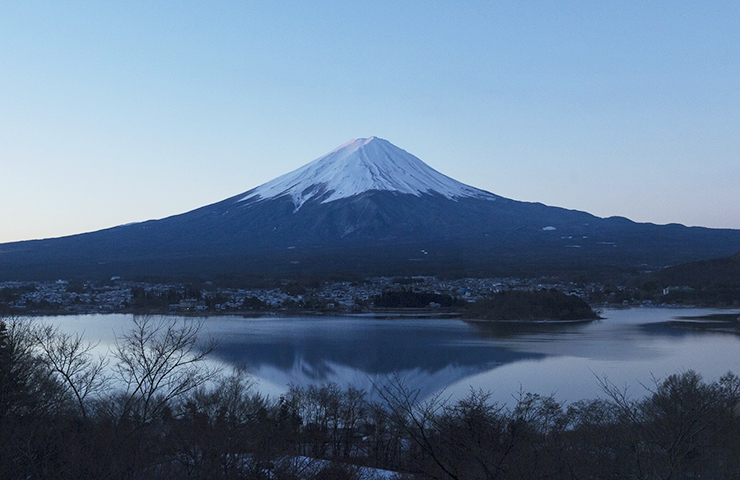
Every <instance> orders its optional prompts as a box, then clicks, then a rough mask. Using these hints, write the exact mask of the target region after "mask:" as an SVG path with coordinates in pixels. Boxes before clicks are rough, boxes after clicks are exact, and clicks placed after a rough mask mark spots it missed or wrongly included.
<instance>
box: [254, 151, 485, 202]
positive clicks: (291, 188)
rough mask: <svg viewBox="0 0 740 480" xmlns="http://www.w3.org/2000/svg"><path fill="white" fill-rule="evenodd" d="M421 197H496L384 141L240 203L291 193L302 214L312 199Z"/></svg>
mask: <svg viewBox="0 0 740 480" xmlns="http://www.w3.org/2000/svg"><path fill="white" fill-rule="evenodd" d="M370 190H379V191H391V192H397V193H404V194H411V195H415V196H417V197H418V196H421V195H423V194H439V195H442V196H444V197H446V198H448V199H453V200H454V199H457V198H462V197H472V198H481V199H488V200H495V199H496V198H497V197H496V195H493V194H492V193H488V192H486V191H483V190H479V189H477V188H474V187H470V186H468V185H465V184H464V183H460V182H458V181H457V180H453V179H452V178H450V177H448V176H446V175H443V174H441V173H439V172H438V171H436V170H434V169H433V168H432V167H430V166H429V165H427V164H426V163H424V162H422V161H421V160H419V159H418V158H416V157H415V156H413V155H411V154H410V153H408V152H407V151H405V150H403V149H401V148H398V147H396V146H395V145H393V144H392V143H390V142H388V141H387V140H383V139H382V138H377V137H370V138H358V139H355V140H350V141H349V142H347V143H345V144H343V145H340V146H339V147H337V148H336V149H334V150H332V151H331V152H329V153H328V154H326V155H324V156H323V157H320V158H317V159H316V160H314V161H312V162H310V163H308V164H306V165H304V166H303V167H301V168H299V169H297V170H294V171H292V172H290V173H287V174H285V175H282V176H280V177H278V178H276V179H274V180H272V181H269V182H267V183H265V184H263V185H260V186H259V187H257V188H255V189H253V190H251V191H249V192H247V194H246V195H245V196H244V197H243V198H242V199H241V201H245V200H253V201H255V200H256V201H260V200H266V199H271V198H278V197H284V196H287V195H290V197H291V198H292V200H293V204H294V205H295V209H296V210H298V209H300V208H301V206H302V205H303V204H304V203H306V202H307V201H309V200H311V199H316V200H320V201H321V203H328V202H333V201H335V200H339V199H341V198H347V197H352V196H355V195H359V194H361V193H364V192H367V191H370Z"/></svg>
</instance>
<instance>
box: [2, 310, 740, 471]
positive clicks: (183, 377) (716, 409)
mask: <svg viewBox="0 0 740 480" xmlns="http://www.w3.org/2000/svg"><path fill="white" fill-rule="evenodd" d="M198 333H199V324H198V323H197V322H194V321H182V320H179V321H178V320H174V319H169V318H151V317H135V319H134V325H133V328H132V329H131V330H130V331H129V332H128V333H127V334H125V335H123V336H121V337H120V338H118V339H117V342H116V345H115V347H114V348H113V350H112V351H111V352H110V353H108V354H107V355H105V356H102V357H100V356H97V354H96V350H95V345H93V344H90V343H87V342H86V341H85V340H84V339H83V338H82V337H81V336H78V335H69V334H63V333H60V332H59V331H57V330H55V329H53V328H51V327H48V326H43V325H41V324H38V323H34V322H32V321H30V320H24V319H17V318H15V319H14V318H6V319H5V320H4V321H2V322H0V478H3V479H21V478H22V479H51V478H53V479H267V478H271V479H292V480H294V479H360V478H377V477H378V476H379V475H380V473H383V472H380V471H373V470H370V469H368V468H361V467H374V468H378V469H383V471H384V472H385V473H387V471H392V472H396V473H395V474H394V475H395V477H397V478H403V479H524V478H526V479H615V478H619V479H689V478H704V479H727V478H740V417H738V414H737V412H738V408H739V407H740V378H738V377H737V376H735V375H734V374H732V373H728V374H726V375H725V376H723V377H722V378H721V379H719V380H713V381H704V380H703V379H702V378H701V377H700V376H699V375H698V374H696V373H694V372H692V371H686V372H683V373H680V374H676V375H672V376H670V377H668V378H666V379H663V380H656V381H655V383H654V385H652V386H651V387H649V388H648V391H647V392H646V395H645V396H640V397H634V398H632V397H630V396H628V395H627V393H626V392H625V391H624V390H620V389H618V388H616V387H615V386H614V385H612V384H610V383H609V382H608V381H607V380H605V379H604V380H602V387H603V392H604V395H603V398H601V399H593V400H586V399H584V400H581V401H578V402H575V403H571V404H569V405H563V404H560V403H558V402H557V401H555V400H554V399H553V398H552V397H548V396H540V395H537V394H532V393H526V392H519V393H518V395H517V394H516V392H512V393H515V398H516V401H515V402H514V403H513V404H512V405H510V406H504V405H499V404H497V403H495V402H493V401H491V399H490V395H489V394H488V393H486V392H481V391H472V392H471V393H470V394H469V395H468V396H467V397H466V398H463V399H462V400H459V401H451V400H449V399H448V398H447V397H445V396H444V395H443V394H440V395H437V396H434V397H432V398H425V399H422V398H420V397H419V392H418V391H414V390H410V389H408V388H406V387H405V386H404V384H403V381H402V380H401V379H399V378H388V379H387V382H386V383H384V384H383V385H378V386H377V387H376V391H374V392H366V391H363V390H358V389H355V388H352V387H346V388H342V387H339V386H338V385H336V384H325V385H321V386H311V387H307V388H297V387H292V388H290V389H289V391H288V392H287V393H286V394H284V395H282V396H281V397H279V398H267V397H265V396H263V395H261V394H259V393H258V392H257V391H255V389H254V388H253V385H252V382H251V380H250V377H249V375H248V373H247V372H245V371H244V370H242V369H236V370H234V371H231V372H225V371H219V370H216V369H214V368H213V367H212V366H211V365H212V363H210V362H207V361H206V360H207V355H208V353H209V352H210V351H212V349H213V348H215V345H214V344H213V343H212V342H209V341H203V340H202V339H198ZM595 381H596V380H595ZM384 478H389V477H388V476H385V477H384Z"/></svg>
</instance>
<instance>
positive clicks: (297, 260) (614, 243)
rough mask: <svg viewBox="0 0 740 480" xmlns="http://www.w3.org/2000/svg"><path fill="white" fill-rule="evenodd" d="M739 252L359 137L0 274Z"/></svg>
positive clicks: (584, 260) (450, 268)
mask: <svg viewBox="0 0 740 480" xmlns="http://www.w3.org/2000/svg"><path fill="white" fill-rule="evenodd" d="M739 250H740V231H739V230H730V229H709V228H699V227H685V226H683V225H677V224H671V225H654V224H649V223H635V222H632V221H630V220H628V219H626V218H621V217H612V218H599V217H596V216H594V215H591V214H589V213H586V212H579V211H576V210H566V209H563V208H558V207H550V206H546V205H543V204H540V203H529V202H519V201H514V200H510V199H507V198H503V197H499V196H497V195H495V194H493V193H489V192H486V191H484V190H480V189H477V188H475V187H472V186H469V185H465V184H463V183H460V182H458V181H456V180H454V179H452V178H450V177H447V176H445V175H443V174H442V173H440V172H438V171H436V170H434V169H433V168H431V167H429V166H428V165H426V164H425V163H424V162H422V161H421V160H420V159H418V158H416V157H415V156H413V155H411V154H410V153H408V152H406V151H405V150H403V149H401V148H398V147H396V146H395V145H393V144H391V143H390V142H388V141H386V140H383V139H380V138H377V137H369V138H361V139H356V140H352V141H350V142H347V143H345V144H343V145H341V146H339V147H338V148H336V149H334V150H333V151H331V152H329V153H328V154H326V155H324V156H322V157H320V158H318V159H316V160H314V161H312V162H310V163H308V164H306V165H304V166H303V167H301V168H299V169H297V170H295V171H293V172H290V173H287V174H285V175H282V176H280V177H278V178H276V179H274V180H272V181H270V182H267V183H265V184H263V185H260V186H258V187H256V188H253V189H251V190H249V191H246V192H244V193H240V194H238V195H235V196H233V197H231V198H227V199H225V200H223V201H221V202H218V203H214V204H212V205H207V206H204V207H201V208H198V209H196V210H193V211H190V212H187V213H183V214H181V215H175V216H172V217H168V218H164V219H161V220H151V221H147V222H141V223H135V224H130V225H122V226H118V227H114V228H109V229H105V230H100V231H97V232H91V233H83V234H79V235H72V236H68V237H62V238H57V239H46V240H33V241H26V242H14V243H6V244H2V245H0V280H13V279H30V280H43V279H57V278H106V277H108V278H109V277H111V276H114V275H116V276H122V277H126V278H142V277H168V278H171V277H183V276H198V277H213V276H224V275H226V276H279V277H284V276H296V275H314V276H316V275H320V276H323V275H349V276H354V277H358V276H359V277H363V276H370V275H417V274H418V275H445V276H540V275H557V276H561V277H568V278H571V279H593V278H596V277H602V278H603V277H604V276H605V275H607V274H608V275H616V276H619V275H624V274H634V273H638V272H640V271H644V270H657V269H661V268H663V267H665V266H666V265H676V264H680V263H685V262H692V261H698V260H706V259H711V258H719V257H726V256H728V255H731V254H733V253H734V252H737V251H739Z"/></svg>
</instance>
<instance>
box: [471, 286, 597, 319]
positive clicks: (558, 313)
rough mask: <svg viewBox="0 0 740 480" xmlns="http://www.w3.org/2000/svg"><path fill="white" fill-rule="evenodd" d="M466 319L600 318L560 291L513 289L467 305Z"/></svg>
mask: <svg viewBox="0 0 740 480" xmlns="http://www.w3.org/2000/svg"><path fill="white" fill-rule="evenodd" d="M463 316H464V317H465V318H471V319H472V318H476V319H485V320H559V321H566V320H595V319H597V318H599V315H598V314H597V313H596V312H594V311H593V310H592V309H591V307H590V306H589V304H588V303H586V302H585V301H584V300H583V299H582V298H579V297H577V296H575V295H566V294H565V293H563V292H559V291H557V290H536V291H531V292H530V291H521V290H509V291H502V292H498V293H494V294H493V295H490V296H489V297H488V298H484V299H482V300H478V301H477V302H475V303H472V304H470V305H468V306H467V308H466V309H465V311H464V314H463Z"/></svg>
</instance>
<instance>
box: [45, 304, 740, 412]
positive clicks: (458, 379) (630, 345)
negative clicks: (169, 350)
mask: <svg viewBox="0 0 740 480" xmlns="http://www.w3.org/2000/svg"><path fill="white" fill-rule="evenodd" d="M711 312H713V311H712V310H701V309H681V310H673V309H663V308H649V309H648V308H646V309H626V310H607V311H605V312H604V313H603V314H602V316H604V317H605V319H604V320H599V321H595V322H592V323H585V324H565V325H547V326H545V325H539V324H535V325H514V326H502V325H493V324H483V323H466V322H464V321H462V320H456V319H390V320H389V319H376V318H372V317H358V316H352V317H291V318H283V317H263V318H242V317H236V316H222V317H208V318H205V319H203V327H204V335H211V336H213V337H216V338H217V339H218V340H219V346H218V348H217V350H216V352H215V353H214V355H215V359H216V360H218V361H221V362H223V363H225V364H231V365H243V366H246V367H247V368H248V369H249V370H250V371H251V372H252V373H253V375H254V376H255V378H256V380H257V381H258V388H260V389H261V390H262V391H263V392H265V393H268V394H271V395H277V394H280V393H281V392H283V391H285V390H286V389H287V385H288V384H291V383H292V384H296V385H309V384H320V383H325V382H329V381H332V382H337V383H339V384H341V385H347V384H353V385H355V386H358V387H361V388H365V389H367V390H372V387H373V385H374V384H376V385H377V384H382V383H383V382H384V381H386V380H387V379H388V377H389V376H390V375H393V374H397V375H398V376H400V378H401V379H403V381H404V382H405V383H406V384H407V385H408V386H410V387H412V388H419V389H421V390H422V394H423V395H429V394H432V393H434V392H436V391H439V390H442V389H446V393H447V394H449V395H450V396H452V397H458V396H462V395H465V394H466V393H467V392H469V391H470V389H471V388H474V389H483V390H486V391H492V392H493V398H494V399H496V400H498V401H502V402H509V401H511V399H512V395H515V394H516V393H517V392H518V391H519V390H520V389H523V390H524V391H529V392H533V393H539V394H544V395H548V394H554V395H555V397H556V398H557V399H558V400H562V401H575V400H579V399H581V398H595V397H597V396H600V395H601V390H600V388H599V385H598V381H597V379H598V378H607V379H608V380H609V381H610V382H611V383H614V384H615V385H617V386H619V387H622V386H629V392H631V393H632V394H633V395H634V396H640V395H642V394H643V393H644V390H643V388H642V386H641V384H643V385H649V384H651V383H652V378H653V377H658V378H661V377H663V378H664V377H665V376H667V375H670V374H672V373H678V372H682V371H685V370H688V369H693V370H696V371H698V372H700V373H701V374H702V375H703V376H704V377H705V379H707V380H712V379H716V378H718V377H719V376H720V375H722V374H724V373H725V372H727V371H728V370H732V371H734V372H735V373H738V374H740V337H738V336H736V335H733V334H726V333H708V332H698V331H685V330H676V329H673V328H671V327H669V326H666V325H663V324H662V322H665V321H669V320H672V319H673V318H674V317H676V316H679V315H681V316H684V315H704V314H707V313H711ZM44 321H51V322H54V323H57V324H59V325H60V327H61V328H62V329H63V330H64V331H84V332H85V336H86V337H87V338H89V339H92V340H99V341H100V342H101V345H100V347H101V348H104V347H105V346H106V345H110V344H112V342H113V339H114V333H113V330H114V329H115V330H116V331H117V332H119V334H120V332H122V331H124V330H125V329H126V324H127V323H129V322H130V321H131V316H128V315H91V316H74V317H54V318H51V319H45V320H44Z"/></svg>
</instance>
